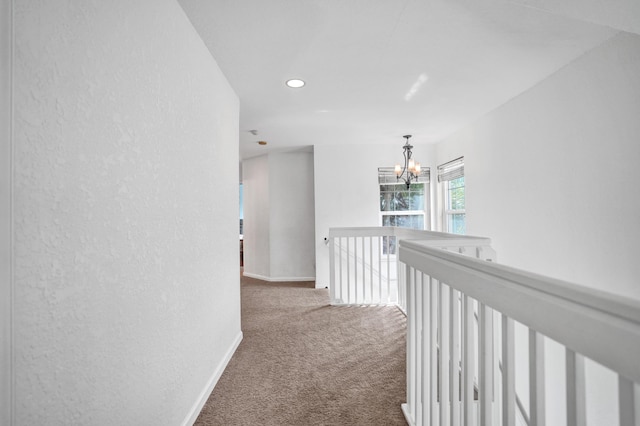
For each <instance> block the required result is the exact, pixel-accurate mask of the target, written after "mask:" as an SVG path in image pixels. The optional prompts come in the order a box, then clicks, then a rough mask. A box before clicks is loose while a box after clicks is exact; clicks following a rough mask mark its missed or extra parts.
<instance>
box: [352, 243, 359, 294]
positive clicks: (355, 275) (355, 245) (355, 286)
mask: <svg viewBox="0 0 640 426" xmlns="http://www.w3.org/2000/svg"><path fill="white" fill-rule="evenodd" d="M353 291H354V296H353V297H354V300H353V303H354V304H359V303H360V299H359V298H358V237H353Z"/></svg>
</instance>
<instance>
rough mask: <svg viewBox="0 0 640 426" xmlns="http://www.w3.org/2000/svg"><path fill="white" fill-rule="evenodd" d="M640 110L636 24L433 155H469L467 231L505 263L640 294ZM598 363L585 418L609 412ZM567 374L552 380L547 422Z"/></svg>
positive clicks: (552, 369)
mask: <svg viewBox="0 0 640 426" xmlns="http://www.w3.org/2000/svg"><path fill="white" fill-rule="evenodd" d="M638 117H640V36H637V35H631V34H627V33H620V34H619V35H617V36H615V37H614V38H612V39H610V40H609V41H607V42H606V43H604V44H603V45H601V46H599V47H597V48H595V49H593V50H592V51H590V52H588V53H587V54H585V55H584V56H582V57H580V58H578V59H577V60H575V61H574V62H572V63H570V64H569V65H567V66H566V67H564V68H563V69H561V70H560V71H558V72H557V73H555V74H554V75H552V76H551V77H549V78H548V79H546V80H544V81H543V82H541V83H540V84H538V85H537V86H535V87H533V88H532V89H530V90H529V91H527V92H525V93H524V94H522V95H520V96H519V97H517V98H515V99H513V100H512V101H510V102H508V103H507V104H505V105H504V106H502V107H501V108H499V109H497V110H495V111H494V112H492V113H491V114H488V115H487V116H485V117H483V118H482V119H481V120H479V121H478V122H477V123H475V124H474V125H472V126H470V127H468V128H466V129H465V130H464V131H461V132H459V133H458V134H456V135H454V136H452V137H451V138H449V139H447V140H445V141H444V142H442V143H441V144H439V145H438V157H439V161H446V160H449V159H452V158H455V157H457V156H460V155H464V156H465V175H466V178H465V183H466V188H467V207H466V208H467V210H466V211H467V221H468V222H467V223H468V226H467V231H468V233H469V234H473V235H482V236H488V237H491V238H492V240H493V245H494V248H495V249H496V250H497V253H498V260H499V261H500V263H503V264H508V265H511V266H516V267H519V268H522V269H526V270H530V271H534V272H538V273H542V274H544V275H548V276H552V277H556V278H560V279H565V280H568V281H572V282H575V283H578V284H583V285H586V286H590V287H595V288H599V289H602V290H606V291H610V292H614V293H618V294H621V295H625V296H629V297H633V298H637V299H640V282H639V281H638V276H640V262H638V261H637V259H638V258H639V257H640V245H638V241H639V240H640V222H639V221H638V218H639V217H640V197H639V196H638V194H639V192H638V191H637V189H636V188H635V186H634V185H635V183H636V182H638V181H640V168H639V167H638V164H639V162H640V143H639V142H638V135H640V120H638ZM614 350H615V349H614ZM548 353H549V355H551V354H555V355H554V356H553V357H552V358H553V359H555V360H557V359H559V358H560V357H561V356H562V352H561V351H559V350H558V349H557V348H555V347H554V346H550V348H549V350H548ZM596 370H597V367H594V366H593V365H589V368H588V372H589V374H590V377H588V380H589V379H591V380H592V381H591V383H592V385H591V386H590V387H589V395H588V401H587V407H588V410H589V415H590V416H591V418H590V422H589V423H590V424H594V425H595V424H614V423H615V422H616V419H615V415H616V412H617V410H616V407H615V401H614V400H613V398H614V397H615V396H616V390H615V381H613V382H612V381H611V377H610V376H607V375H606V374H602V373H601V372H598V371H596ZM562 374H563V366H562V361H560V362H552V363H550V364H549V375H548V378H550V379H551V380H554V381H556V382H557V380H558V379H557V378H558V377H562ZM560 382H562V380H561V379H560ZM605 383H607V384H609V386H607V385H605ZM611 385H613V386H611ZM563 386H564V384H563V383H554V385H550V386H547V390H548V399H547V405H548V409H549V413H550V416H556V417H555V418H554V420H553V421H551V422H550V423H549V424H556V423H555V422H556V421H558V422H560V420H558V416H557V415H558V413H560V416H559V418H560V419H561V420H563V419H564V418H563V415H562V412H563V407H562V406H561V405H562V402H561V401H563V400H564V394H563V392H564V391H563ZM519 392H520V391H519Z"/></svg>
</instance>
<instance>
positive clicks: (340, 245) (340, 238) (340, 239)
mask: <svg viewBox="0 0 640 426" xmlns="http://www.w3.org/2000/svg"><path fill="white" fill-rule="evenodd" d="M338 252H339V253H340V257H338V263H339V267H340V268H339V269H340V303H344V285H343V284H342V275H343V270H342V237H338Z"/></svg>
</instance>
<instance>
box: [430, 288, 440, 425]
mask: <svg viewBox="0 0 640 426" xmlns="http://www.w3.org/2000/svg"><path fill="white" fill-rule="evenodd" d="M429 286H430V287H431V308H430V309H429V317H430V321H429V322H430V324H431V332H430V333H429V334H430V335H431V336H430V337H431V341H430V343H429V347H430V350H431V355H430V357H429V358H430V359H429V365H430V376H431V377H432V378H433V380H431V383H430V385H429V386H430V388H431V391H430V394H431V422H430V423H429V424H431V425H435V424H436V421H437V419H438V402H439V398H438V388H439V385H438V368H439V362H438V300H439V298H438V291H439V289H440V283H439V282H438V280H436V279H434V278H431V277H429Z"/></svg>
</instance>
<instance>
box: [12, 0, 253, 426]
mask: <svg viewBox="0 0 640 426" xmlns="http://www.w3.org/2000/svg"><path fill="white" fill-rule="evenodd" d="M14 5H15V38H14V48H15V77H14V83H13V88H14V92H15V103H14V108H15V121H14V128H15V136H14V139H13V147H12V148H13V155H14V157H13V165H12V166H13V171H14V172H13V177H12V178H13V184H12V190H13V202H14V216H13V222H12V225H13V229H14V249H13V250H14V251H13V259H14V263H13V270H14V284H15V285H14V288H15V293H14V295H13V300H12V302H13V309H14V327H13V333H14V348H13V351H14V359H15V365H14V373H15V387H14V397H15V424H16V425H17V424H20V425H27V424H49V425H68V424H118V425H139V424H153V425H177V424H181V423H182V422H189V421H190V420H192V419H193V415H195V414H197V411H198V408H199V404H200V403H201V402H203V398H206V396H207V392H208V391H210V389H211V386H212V385H213V384H214V383H215V381H216V380H217V377H218V375H219V374H220V373H221V371H222V370H221V369H222V368H223V367H224V365H225V363H226V361H227V359H228V357H229V356H230V354H231V353H232V351H233V350H234V349H235V347H236V345H237V344H238V343H239V339H240V338H241V332H240V295H239V274H238V269H239V266H238V249H237V247H238V230H237V229H238V181H237V167H238V145H237V144H238V109H239V107H238V99H237V97H236V95H235V94H234V92H233V90H232V89H231V88H230V86H229V84H228V83H227V81H226V79H225V78H224V76H223V75H222V73H221V72H220V70H219V68H218V67H217V65H216V63H215V60H214V59H213V58H212V57H211V56H210V54H209V52H208V50H207V49H206V47H205V46H204V45H203V44H202V42H201V40H200V38H199V37H198V35H197V34H196V32H195V30H194V29H193V27H192V26H191V24H190V23H189V21H188V20H187V18H186V17H185V15H184V13H183V11H182V9H181V8H180V7H179V5H178V4H177V3H176V2H175V1H174V0H154V1H151V0H134V1H122V0H118V1H114V2H83V1H63V2H60V1H47V0H35V1H34V0H28V1H27V0H15V1H14Z"/></svg>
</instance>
